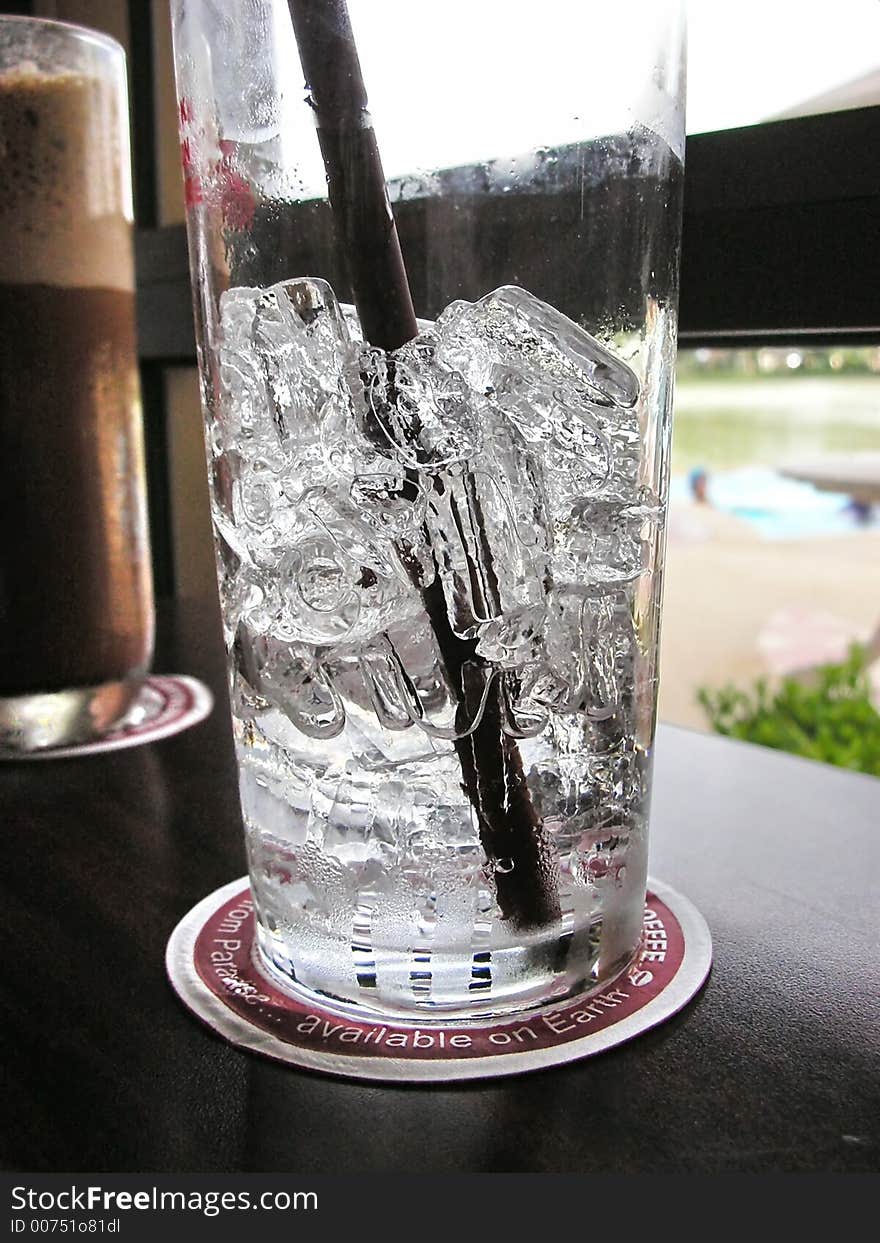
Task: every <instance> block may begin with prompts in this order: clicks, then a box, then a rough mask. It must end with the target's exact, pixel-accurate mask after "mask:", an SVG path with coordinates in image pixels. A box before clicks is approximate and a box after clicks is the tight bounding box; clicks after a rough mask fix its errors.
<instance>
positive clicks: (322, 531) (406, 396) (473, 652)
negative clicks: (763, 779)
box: [172, 0, 684, 1022]
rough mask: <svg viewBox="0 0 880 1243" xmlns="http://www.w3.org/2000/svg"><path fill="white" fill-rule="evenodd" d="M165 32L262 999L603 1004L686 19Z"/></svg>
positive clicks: (651, 711) (624, 833)
mask: <svg viewBox="0 0 880 1243" xmlns="http://www.w3.org/2000/svg"><path fill="white" fill-rule="evenodd" d="M172 11H173V23H174V42H175V62H176V72H177V87H178V94H179V103H180V126H181V140H182V153H183V168H184V180H185V194H186V203H187V220H188V229H189V241H190V259H191V271H192V279H193V287H194V295H195V305H196V316H197V327H198V339H199V351H200V354H199V357H200V367H201V378H202V391H203V401H204V413H205V426H206V443H207V451H208V464H209V473H210V479H211V487H212V504H213V520H214V531H215V536H216V548H217V558H218V574H219V583H220V596H221V603H222V611H223V618H224V625H225V632H226V642H227V646H228V652H229V678H230V681H229V687H230V698H231V706H232V716H233V722H234V729H235V737H236V745H237V753H238V763H239V771H240V788H241V802H242V810H243V815H244V822H245V827H246V834H247V846H248V855H249V866H250V878H251V886H252V890H253V895H254V899H255V906H256V912H257V918H258V936H259V947H260V952H261V954H262V956H263V960H264V963H265V965H266V967H267V969H268V970H269V971H270V972H271V973H273V974H274V975H275V976H276V977H277V979H279V980H280V981H282V982H283V983H285V984H286V985H287V986H288V987H290V988H292V989H294V990H299V991H300V992H302V991H304V992H305V993H309V992H311V993H317V994H320V995H322V996H323V997H330V998H334V999H336V1000H337V1001H338V1002H340V1003H341V1004H342V1005H343V1006H349V1007H354V1008H356V1009H360V1010H364V1011H373V1012H380V1013H387V1014H398V1015H401V1014H402V1015H407V1014H410V1015H417V1016H418V1019H419V1022H423V1021H425V1019H426V1018H430V1016H431V1015H436V1016H438V1017H439V1018H448V1017H449V1016H450V1015H471V1014H472V1015H481V1014H500V1013H507V1012H514V1011H517V1010H520V1009H526V1008H529V1007H532V1006H537V1005H541V1004H544V1003H546V1002H548V1001H553V1000H554V999H560V1000H561V999H564V998H567V997H569V996H571V995H573V994H574V993H575V992H577V991H579V990H586V989H590V988H593V987H600V986H603V985H605V984H607V982H608V981H609V980H610V979H612V978H613V977H614V976H615V975H616V974H617V973H619V972H620V971H621V970H623V969H625V968H626V966H627V965H628V963H629V962H630V961H631V960H632V958H633V955H634V954H635V952H636V949H637V946H638V942H639V937H640V930H641V922H642V912H643V906H644V898H645V882H646V866H647V829H648V803H649V796H650V780H651V751H652V742H653V735H654V717H655V703H656V695H655V692H656V685H657V638H658V626H659V616H660V613H659V605H660V579H661V564H662V554H663V530H664V515H665V510H666V491H667V466H668V446H669V413H670V395H671V385H672V368H673V360H674V354H675V331H676V297H677V274H678V255H679V236H680V212H681V188H682V152H683V145H684V131H683V115H682V111H683V110H682V91H683V78H682V31H681V25H680V21H679V13H678V5H677V4H672V3H665V2H664V3H651V4H648V3H644V2H641V0H638V2H637V0H632V2H630V3H622V4H618V5H601V6H600V5H594V4H584V3H583V2H582V0H545V2H544V3H542V4H540V5H536V4H533V3H512V2H511V0H483V2H482V3H480V4H473V3H471V0H449V2H448V3H446V4H444V5H443V6H441V7H440V8H439V9H437V8H436V7H432V8H431V10H430V14H431V16H430V20H429V18H428V7H427V6H425V5H420V4H414V3H412V2H411V0H385V2H384V3H382V4H376V3H373V2H368V0H349V5H348V11H346V8H345V5H344V4H343V3H341V0H291V3H290V5H289V6H288V4H287V3H285V2H284V0H243V2H242V3H240V4H236V5H227V4H222V3H217V0H175V2H174V3H173V5H172ZM304 83H305V86H304ZM367 97H368V99H369V105H367ZM386 185H387V192H388V195H389V196H390V200H391V205H392V207H393V217H392V212H391V211H390V210H389V207H388V200H387V198H386V197H385V186H386ZM395 221H396V228H397V231H398V233H399V239H400V246H401V252H402V261H401V254H399V253H398V251H397V243H396V235H395V228H394V222H395ZM410 295H411V297H412V304H413V305H414V310H415V314H416V315H417V316H418V317H419V318H418V321H416V320H415V318H413V315H412V306H411V305H410V303H409V301H408V300H409V297H410Z"/></svg>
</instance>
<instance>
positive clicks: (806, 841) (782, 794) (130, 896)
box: [0, 604, 880, 1174]
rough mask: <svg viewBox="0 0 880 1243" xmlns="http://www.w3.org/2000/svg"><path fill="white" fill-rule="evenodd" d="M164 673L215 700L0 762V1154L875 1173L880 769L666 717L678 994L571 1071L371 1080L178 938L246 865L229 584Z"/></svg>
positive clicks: (161, 666)
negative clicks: (276, 1026)
mask: <svg viewBox="0 0 880 1243" xmlns="http://www.w3.org/2000/svg"><path fill="white" fill-rule="evenodd" d="M160 620H162V623H163V624H162V625H161V627H160V642H159V646H158V653H157V658H156V664H155V667H156V669H157V671H167V672H186V673H192V674H195V675H196V676H198V677H201V678H202V679H203V680H204V681H206V682H208V683H209V684H210V685H211V686H212V688H213V689H214V692H215V694H216V695H217V699H218V706H217V708H216V709H215V711H214V712H213V714H212V715H211V717H210V718H209V719H208V720H207V721H205V722H204V723H203V724H201V725H198V726H196V727H195V728H193V729H190V730H188V731H187V732H185V733H183V734H181V735H178V736H177V737H175V738H171V739H168V740H166V741H164V742H160V743H157V744H153V745H150V746H141V747H136V748H133V749H130V750H127V751H119V752H116V753H113V754H109V755H106V756H103V757H92V758H83V759H77V760H56V761H52V762H48V761H43V762H40V763H12V764H10V763H7V764H4V765H2V767H0V818H2V823H3V850H4V853H5V856H6V857H5V861H4V867H3V869H2V881H0V885H2V904H3V914H4V921H3V923H4V931H3V937H4V942H5V944H4V952H3V965H2V971H0V976H2V987H3V1003H4V1010H5V1017H4V1022H3V1025H2V1037H0V1040H2V1044H3V1046H4V1054H5V1056H4V1064H5V1068H6V1085H5V1088H4V1110H3V1115H4V1121H3V1127H4V1131H5V1134H4V1147H3V1163H4V1164H5V1166H6V1168H8V1169H14V1170H26V1171H40V1170H42V1171H69V1170H77V1171H97V1170H101V1171H122V1172H137V1171H177V1172H189V1171H203V1172H210V1171H223V1172H231V1171H260V1172H266V1173H269V1172H276V1171H277V1172H291V1173H303V1174H305V1173H314V1174H317V1173H329V1174H340V1173H342V1174H346V1173H355V1172H357V1173H369V1172H371V1171H382V1172H407V1173H415V1172H421V1173H426V1172H444V1171H448V1172H452V1171H466V1172H479V1171H499V1172H500V1171H553V1172H593V1171H597V1172H598V1171H603V1172H606V1171H618V1172H672V1171H676V1172H686V1173H697V1172H704V1171H713V1172H715V1171H739V1172H755V1171H777V1170H782V1171H873V1170H876V1169H877V1168H878V1165H880V1161H878V1157H880V1108H878V1105H880V1102H878V1096H880V1093H878V1056H877V1055H878V1030H880V1029H878V1023H877V987H876V985H877V941H878V931H877V930H878V924H880V912H878V901H877V895H878V876H880V868H878V862H880V861H878V854H880V782H878V781H876V780H874V779H872V778H869V777H862V776H858V775H854V774H849V773H845V772H842V771H839V770H836V769H831V768H828V767H825V766H822V765H816V764H811V763H808V762H806V761H802V760H798V759H794V758H792V757H789V756H785V755H781V754H779V753H778V752H773V751H767V750H763V749H759V748H755V747H750V746H746V745H743V744H739V743H732V742H728V741H726V740H723V739H720V738H716V737H710V736H704V735H699V734H695V733H690V732H688V731H684V730H680V729H674V728H671V727H661V729H660V732H659V739H658V745H657V760H656V783H655V795H654V808H653V816H652V830H651V832H652V847H651V873H652V875H653V876H655V877H658V878H660V879H662V880H665V881H666V882H668V883H669V884H671V885H673V886H674V887H675V888H677V889H679V890H680V891H682V892H683V893H685V894H687V895H688V897H690V898H691V900H692V901H693V902H694V903H695V904H696V905H697V906H698V907H699V909H700V910H701V911H702V913H703V915H704V916H705V918H706V919H707V921H708V923H709V926H710V928H711V931H712V935H713V939H714V945H715V963H714V967H713V971H712V975H711V976H710V979H709V982H708V984H707V986H706V988H705V990H704V991H703V992H702V993H701V994H700V995H699V996H698V997H697V999H696V1000H695V1001H693V1002H692V1003H690V1004H689V1005H688V1006H687V1007H686V1008H685V1010H684V1011H682V1013H680V1014H679V1015H678V1016H676V1017H675V1018H673V1019H672V1020H670V1021H668V1022H666V1023H664V1024H663V1025H661V1026H660V1027H658V1028H656V1029H655V1030H654V1031H651V1032H649V1033H647V1034H645V1035H642V1036H640V1037H638V1038H637V1039H636V1040H634V1041H632V1042H631V1043H630V1044H628V1045H624V1046H622V1047H620V1048H618V1049H615V1050H612V1051H610V1052H607V1053H604V1054H601V1055H599V1056H596V1057H593V1058H590V1059H587V1060H585V1061H582V1062H579V1063H575V1064H572V1065H569V1066H566V1067H563V1068H560V1069H555V1070H548V1071H542V1072H539V1073H536V1074H531V1075H525V1076H521V1077H519V1078H511V1079H504V1080H496V1081H493V1082H487V1083H483V1084H468V1085H460V1086H455V1087H451V1086H450V1087H444V1086H433V1087H411V1088H407V1087H388V1086H378V1085H364V1086H361V1085H359V1084H356V1083H351V1082H346V1081H342V1080H334V1079H330V1078H326V1077H322V1076H319V1075H317V1074H309V1073H306V1072H300V1071H296V1070H293V1069H290V1068H287V1067H282V1066H279V1065H275V1064H273V1063H270V1062H268V1061H264V1060H261V1059H260V1058H258V1057H256V1056H254V1055H251V1054H247V1053H244V1052H240V1051H238V1050H236V1049H234V1048H232V1047H231V1046H229V1045H227V1044H225V1043H224V1042H223V1041H222V1040H221V1039H219V1038H218V1037H215V1036H214V1035H213V1034H212V1033H210V1032H209V1031H207V1030H206V1029H205V1028H204V1027H203V1026H202V1025H201V1024H200V1023H199V1022H198V1021H197V1020H195V1019H194V1018H192V1017H191V1016H190V1015H189V1014H188V1013H187V1012H186V1011H185V1010H184V1008H183V1006H182V1005H181V1004H180V1003H179V1002H178V1000H177V999H176V997H175V996H174V994H173V993H172V991H171V988H170V986H169V985H168V983H167V981H166V979H165V972H164V965H163V955H164V950H165V943H166V941H167V938H168V935H169V933H170V932H171V930H172V928H173V927H174V925H175V924H176V922H177V921H178V919H179V918H180V917H181V916H182V915H183V914H184V913H185V912H186V911H187V910H188V909H189V908H190V907H191V906H192V905H193V904H194V903H195V902H196V901H197V900H198V899H199V898H201V897H203V896H204V895H205V894H207V893H208V892H210V891H211V890H213V889H215V888H216V887H218V886H219V885H221V884H223V883H225V882H226V881H229V880H231V879H233V878H235V877H238V876H241V875H242V874H243V873H244V871H245V863H244V852H243V846H242V839H241V826H240V820H239V812H238V805H237V791H236V782H235V771H234V762H233V755H232V742H231V733H230V729H229V724H228V720H227V710H226V703H225V695H224V690H223V673H222V657H221V652H220V645H219V622H218V619H217V614H216V609H215V607H214V606H213V605H210V606H205V605H192V604H190V605H186V604H182V605H179V606H178V607H177V608H176V609H175V610H174V611H173V612H172V611H170V610H166V611H165V612H164V613H163V614H161V616H160Z"/></svg>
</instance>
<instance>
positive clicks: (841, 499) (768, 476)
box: [669, 466, 880, 539]
mask: <svg viewBox="0 0 880 1243" xmlns="http://www.w3.org/2000/svg"><path fill="white" fill-rule="evenodd" d="M707 474H708V489H707V494H708V502H709V504H710V505H711V506H712V507H713V508H715V509H717V510H719V511H720V512H721V513H727V514H732V515H734V516H735V517H737V518H741V519H742V520H744V521H745V522H748V523H749V524H750V525H751V526H753V527H754V528H755V529H756V531H757V532H758V533H759V534H760V535H761V536H762V537H763V538H764V539H798V538H806V537H809V536H820V535H844V534H847V533H848V532H852V531H864V530H878V529H880V506H876V505H875V506H874V507H873V509H872V510H871V512H870V513H869V514H868V515H867V517H865V516H864V515H862V514H859V513H857V512H856V510H855V509H854V507H853V506H852V504H851V501H850V498H849V496H847V495H846V493H843V492H823V491H820V490H819V489H818V488H814V487H813V486H812V484H809V483H800V482H798V481H797V480H795V479H786V478H784V477H783V476H782V475H779V474H777V472H776V471H774V470H770V469H768V468H767V467H762V466H743V467H740V468H739V469H736V470H725V471H717V472H716V471H711V470H708V471H707ZM669 497H670V504H671V505H672V506H673V508H674V507H675V506H676V505H677V504H683V503H687V502H690V501H691V499H692V497H691V488H690V483H689V476H688V475H687V474H674V475H673V476H672V479H671V481H670V489H669Z"/></svg>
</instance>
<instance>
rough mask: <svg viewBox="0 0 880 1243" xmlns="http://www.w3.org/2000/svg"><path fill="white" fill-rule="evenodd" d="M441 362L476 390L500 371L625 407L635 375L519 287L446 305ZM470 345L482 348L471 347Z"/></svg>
mask: <svg viewBox="0 0 880 1243" xmlns="http://www.w3.org/2000/svg"><path fill="white" fill-rule="evenodd" d="M436 331H437V336H438V339H439V340H440V342H441V345H440V349H439V356H440V358H441V360H442V361H444V362H446V363H447V364H448V365H450V366H452V367H456V368H458V370H459V371H461V373H462V374H463V375H464V376H466V378H467V379H468V381H469V382H470V384H471V385H472V386H473V387H474V388H475V389H477V390H479V389H481V388H482V389H485V388H487V387H490V386H491V387H497V382H498V380H499V379H500V378H501V376H502V375H503V374H504V372H505V371H506V370H507V368H511V369H512V370H513V371H514V372H520V373H522V372H527V373H529V374H531V375H532V376H533V377H534V378H535V379H537V380H538V381H539V382H540V383H541V384H545V385H547V384H549V385H552V384H563V385H574V386H575V387H576V388H581V389H586V390H587V392H588V393H589V394H591V395H592V396H593V398H594V399H595V400H598V401H600V402H604V403H606V404H609V405H612V406H618V407H623V408H625V409H629V408H631V407H633V406H634V405H635V404H636V401H637V399H638V395H639V380H638V376H637V375H636V374H635V372H634V371H633V370H632V368H631V367H629V366H627V364H626V363H625V362H623V360H622V359H620V358H618V357H617V356H616V355H615V354H613V353H612V352H611V350H609V349H608V348H607V347H606V346H604V345H602V343H601V342H600V341H597V340H596V338H595V337H593V336H591V335H590V333H588V332H587V331H586V330H585V329H583V328H580V327H579V326H578V325H577V324H576V323H574V321H573V320H570V319H569V318H568V317H567V316H566V315H563V314H562V313H561V312H560V311H557V310H556V309H555V308H554V307H552V306H550V305H549V304H548V303H546V302H542V301H541V300H540V298H536V297H535V296H534V294H530V293H529V292H528V291H527V290H525V289H520V288H519V287H518V286H516V285H504V286H502V287H501V288H500V289H496V290H494V292H493V293H489V294H486V295H485V297H483V298H480V300H479V301H478V302H473V303H468V302H453V303H452V304H451V305H450V306H448V307H447V308H446V310H445V311H444V312H443V313H442V315H441V316H440V317H439V319H438V320H437V330H436ZM475 343H479V345H480V346H481V347H482V348H478V349H475V348H474V345H475Z"/></svg>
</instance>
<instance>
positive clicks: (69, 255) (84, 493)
mask: <svg viewBox="0 0 880 1243" xmlns="http://www.w3.org/2000/svg"><path fill="white" fill-rule="evenodd" d="M131 234H132V206H131V170H130V160H129V142H128V106H127V96H126V80H125V56H124V53H123V50H122V48H121V47H120V46H119V45H118V44H117V43H115V42H114V41H113V40H112V39H109V38H106V37H105V36H103V35H99V34H96V33H94V32H93V31H90V30H85V29H81V28H79V27H76V26H69V25H66V24H64V23H61V22H50V21H40V20H36V19H30V18H14V17H0V235H2V237H3V245H2V247H0V472H2V484H0V530H2V536H0V539H2V550H0V753H2V754H7V755H17V754H22V753H31V752H34V751H40V750H43V749H47V748H48V749H51V748H52V747H55V746H60V745H69V744H72V743H78V742H82V741H86V740H88V739H91V738H94V737H96V736H99V735H101V734H103V733H104V732H106V731H107V730H108V729H109V728H110V727H111V726H112V725H114V724H115V723H116V722H118V721H119V720H120V719H121V718H122V717H123V716H124V715H125V713H126V711H127V710H128V708H129V706H130V704H131V702H132V700H133V699H134V697H135V695H136V694H137V691H138V689H139V687H140V685H141V683H142V681H143V678H144V675H145V673H146V671H147V669H148V667H149V663H150V660H151V657H152V642H153V611H152V609H153V600H152V579H151V570H150V546H149V538H148V530H147V517H146V499H145V481H144V465H143V444H142V428H141V410H140V400H139V392H138V371H137V352H136V347H135V309H134V261H133V252H132V237H131Z"/></svg>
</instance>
